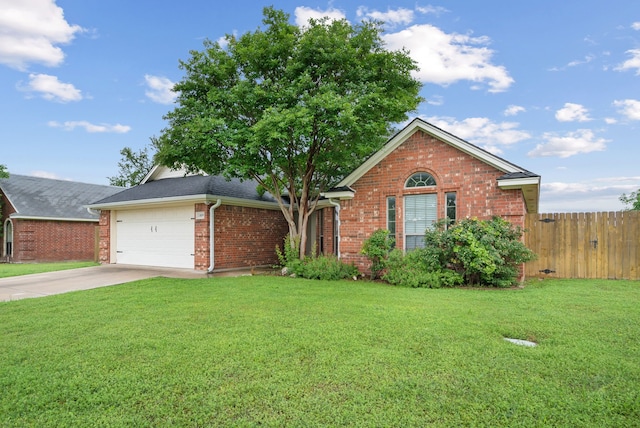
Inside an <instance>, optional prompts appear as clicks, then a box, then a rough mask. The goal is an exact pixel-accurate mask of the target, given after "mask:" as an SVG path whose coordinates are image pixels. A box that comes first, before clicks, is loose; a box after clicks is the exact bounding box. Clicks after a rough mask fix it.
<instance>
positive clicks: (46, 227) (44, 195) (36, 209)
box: [0, 174, 122, 263]
mask: <svg viewBox="0 0 640 428" xmlns="http://www.w3.org/2000/svg"><path fill="white" fill-rule="evenodd" d="M120 191H122V188H121V187H112V186H101V185H97V184H87V183H77V182H73V181H65V180H53V179H49V178H40V177H30V176H26V175H18V174H11V175H10V176H9V178H3V179H0V194H1V201H2V218H1V224H2V250H1V251H0V255H1V256H2V258H1V259H0V261H2V262H12V263H30V262H58V261H76V260H94V259H95V254H96V244H97V242H96V227H97V226H98V214H95V213H93V214H92V213H90V212H89V211H87V209H86V207H85V206H86V205H87V204H88V203H89V202H91V201H94V200H96V199H97V198H104V197H106V196H110V195H112V194H114V193H117V192H120Z"/></svg>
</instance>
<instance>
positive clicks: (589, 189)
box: [540, 177, 640, 213]
mask: <svg viewBox="0 0 640 428" xmlns="http://www.w3.org/2000/svg"><path fill="white" fill-rule="evenodd" d="M638 188H640V177H605V178H598V179H592V180H589V181H588V182H577V183H576V182H574V183H565V182H551V183H545V182H544V181H543V182H542V184H541V185H540V212H541V213H550V212H598V211H619V210H621V209H623V208H624V205H623V204H622V203H621V202H620V200H619V197H620V195H622V194H623V193H627V194H628V193H629V192H634V191H636V190H638Z"/></svg>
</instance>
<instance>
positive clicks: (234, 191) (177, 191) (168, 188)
mask: <svg viewBox="0 0 640 428" xmlns="http://www.w3.org/2000/svg"><path fill="white" fill-rule="evenodd" d="M257 186H258V184H257V182H255V181H251V180H247V181H240V180H239V179H236V178H233V179H230V180H227V179H226V178H224V177H221V176H202V175H191V176H187V177H177V178H162V179H159V180H155V181H148V182H146V183H144V184H140V185H138V186H134V187H132V188H130V189H126V190H123V191H122V192H120V193H116V194H115V195H111V196H108V197H106V198H104V199H100V200H96V201H94V202H93V203H92V204H91V205H104V204H112V203H118V202H127V201H140V200H145V199H162V198H173V197H180V196H197V195H210V196H217V197H229V198H238V199H246V200H249V201H258V202H273V203H275V202H276V200H275V199H274V198H273V196H271V195H270V194H269V193H266V192H265V193H264V194H263V195H260V194H259V193H258V191H257Z"/></svg>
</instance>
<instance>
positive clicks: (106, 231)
mask: <svg viewBox="0 0 640 428" xmlns="http://www.w3.org/2000/svg"><path fill="white" fill-rule="evenodd" d="M99 227H100V243H99V244H98V261H99V262H100V263H102V264H105V263H106V264H108V263H111V239H110V237H111V211H109V210H103V211H100V223H99Z"/></svg>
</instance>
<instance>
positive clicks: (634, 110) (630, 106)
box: [613, 99, 640, 120]
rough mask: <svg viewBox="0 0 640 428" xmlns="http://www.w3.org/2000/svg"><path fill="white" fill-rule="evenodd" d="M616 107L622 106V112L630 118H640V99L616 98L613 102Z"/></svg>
mask: <svg viewBox="0 0 640 428" xmlns="http://www.w3.org/2000/svg"><path fill="white" fill-rule="evenodd" d="M613 105H614V106H616V107H621V109H620V110H619V111H620V113H621V114H623V115H625V116H626V117H627V118H628V119H630V120H640V101H638V100H630V99H627V100H616V101H614V102H613Z"/></svg>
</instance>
